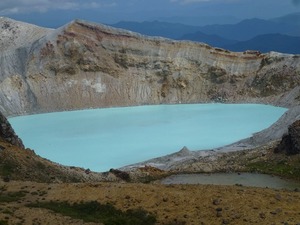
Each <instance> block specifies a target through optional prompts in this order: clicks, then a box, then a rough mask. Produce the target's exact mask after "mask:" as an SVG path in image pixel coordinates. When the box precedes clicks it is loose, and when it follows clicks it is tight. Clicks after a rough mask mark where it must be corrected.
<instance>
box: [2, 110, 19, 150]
mask: <svg viewBox="0 0 300 225" xmlns="http://www.w3.org/2000/svg"><path fill="white" fill-rule="evenodd" d="M0 139H2V140H5V141H7V142H9V143H10V144H12V145H15V146H18V147H21V148H24V145H23V142H22V140H21V139H20V138H19V137H18V136H17V135H16V133H15V131H14V129H13V128H12V127H11V125H10V123H9V122H8V121H7V119H6V118H5V116H4V115H3V114H2V113H1V112H0Z"/></svg>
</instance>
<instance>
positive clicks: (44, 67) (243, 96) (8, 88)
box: [0, 21, 300, 115]
mask: <svg viewBox="0 0 300 225" xmlns="http://www.w3.org/2000/svg"><path fill="white" fill-rule="evenodd" d="M15 26H16V25H15ZM18 26H21V25H18ZM23 26H24V24H23ZM19 30H22V29H19ZM0 32H3V30H2V31H1V29H0ZM39 34H41V33H39ZM18 40H19V39H18ZM26 40H27V39H26ZM17 43H18V44H19V48H16V49H13V50H12V49H4V51H2V52H1V53H0V65H1V71H0V72H1V73H0V74H1V76H0V110H2V112H3V113H4V114H5V115H17V114H25V113H35V112H49V111H62V110H72V109H82V108H96V107H110V106H130V105H143V104H161V103H199V102H212V101H213V102H253V103H272V104H276V105H281V106H294V105H297V104H298V103H299V99H300V98H299V96H300V93H299V91H298V89H297V88H298V87H299V84H300V57H299V56H295V55H284V54H279V53H270V54H257V53H256V54H253V53H252V52H251V51H248V52H245V53H233V52H229V51H226V50H223V49H218V48H212V47H210V46H208V45H205V44H200V43H192V42H179V41H173V40H168V39H163V38H150V37H146V36H142V35H139V34H136V33H132V32H129V31H125V30H121V29H114V28H112V27H108V26H104V25H98V24H93V23H87V22H84V21H74V22H72V23H70V24H68V25H66V26H64V27H61V28H59V29H57V30H47V32H45V33H44V36H42V37H40V36H39V35H37V36H34V37H32V42H31V43H29V42H28V41H26V43H25V44H24V43H19V42H17Z"/></svg>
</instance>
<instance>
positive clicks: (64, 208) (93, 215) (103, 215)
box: [27, 201, 156, 225]
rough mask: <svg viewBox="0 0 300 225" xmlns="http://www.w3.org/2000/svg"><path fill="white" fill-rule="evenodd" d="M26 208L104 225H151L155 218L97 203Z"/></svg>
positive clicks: (37, 204)
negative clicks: (48, 211) (39, 209)
mask: <svg viewBox="0 0 300 225" xmlns="http://www.w3.org/2000/svg"><path fill="white" fill-rule="evenodd" d="M27 206H28V207H35V208H45V209H49V210H52V211H54V212H56V213H60V214H62V215H65V216H69V217H72V218H76V219H81V220H83V221H85V222H95V223H104V224H105V225H152V224H155V222H156V218H155V217H154V216H153V215H152V214H149V213H148V212H146V211H145V210H143V209H135V210H127V211H126V212H123V211H121V210H118V209H116V208H115V207H114V206H113V205H111V204H100V203H98V202H97V201H91V202H85V203H75V204H70V203H68V202H44V203H32V204H29V205H27Z"/></svg>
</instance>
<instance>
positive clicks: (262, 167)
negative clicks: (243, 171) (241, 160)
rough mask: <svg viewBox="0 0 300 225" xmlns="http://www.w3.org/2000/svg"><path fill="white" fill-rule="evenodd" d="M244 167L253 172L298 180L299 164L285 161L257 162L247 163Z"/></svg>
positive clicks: (299, 175) (299, 178)
mask: <svg viewBox="0 0 300 225" xmlns="http://www.w3.org/2000/svg"><path fill="white" fill-rule="evenodd" d="M246 167H247V168H248V169H249V170H250V171H253V172H260V173H266V174H273V175H279V176H282V177H286V178H291V179H296V180H300V162H298V163H293V164H291V163H289V162H287V161H285V160H282V161H279V162H276V161H275V162H273V161H268V162H265V161H259V162H253V163H249V164H248V165H247V166H246Z"/></svg>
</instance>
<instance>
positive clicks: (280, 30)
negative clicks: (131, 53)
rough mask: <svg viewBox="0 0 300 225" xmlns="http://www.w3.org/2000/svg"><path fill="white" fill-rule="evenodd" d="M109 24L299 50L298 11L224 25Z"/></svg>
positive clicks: (232, 44)
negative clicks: (277, 16) (268, 18)
mask: <svg viewBox="0 0 300 225" xmlns="http://www.w3.org/2000/svg"><path fill="white" fill-rule="evenodd" d="M112 26H114V27H118V28H123V29H127V30H131V31H135V32H138V33H141V34H145V35H149V36H162V37H166V38H171V39H176V40H190V41H197V42H204V43H207V44H209V45H212V46H214V47H220V48H226V49H228V50H232V51H245V50H248V49H251V50H258V51H261V52H268V51H279V52H283V53H292V54H300V13H295V14H289V15H286V16H283V17H279V18H274V19H270V20H263V19H255V18H254V19H247V20H243V21H241V22H239V23H236V24H224V25H207V26H190V25H184V24H180V23H167V22H160V21H152V22H142V23H139V22H125V21H122V22H119V23H116V24H113V25H112Z"/></svg>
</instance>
